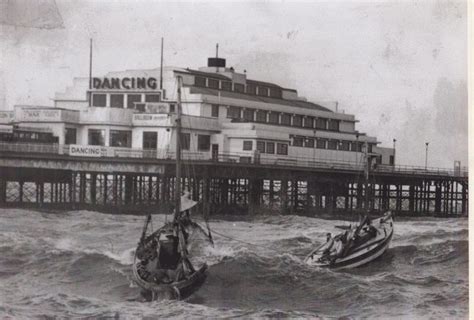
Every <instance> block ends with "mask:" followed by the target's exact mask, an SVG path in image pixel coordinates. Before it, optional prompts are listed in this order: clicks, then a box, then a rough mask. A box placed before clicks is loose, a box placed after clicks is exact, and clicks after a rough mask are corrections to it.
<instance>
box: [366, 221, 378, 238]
mask: <svg viewBox="0 0 474 320" xmlns="http://www.w3.org/2000/svg"><path fill="white" fill-rule="evenodd" d="M363 230H364V231H365V232H366V233H367V234H368V235H369V236H370V238H375V237H376V236H377V232H378V231H377V229H376V228H375V227H374V226H373V225H372V221H371V220H370V219H369V220H367V225H366V226H365V227H364V228H363Z"/></svg>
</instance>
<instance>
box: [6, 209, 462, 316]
mask: <svg viewBox="0 0 474 320" xmlns="http://www.w3.org/2000/svg"><path fill="white" fill-rule="evenodd" d="M156 218H157V220H160V219H161V220H164V218H163V217H160V216H157V217H156ZM142 223H143V218H142V217H136V216H112V215H104V214H99V213H95V212H89V211H77V212H67V213H64V214H52V215H50V214H46V213H38V212H34V211H28V210H12V209H9V210H7V209H3V210H0V254H1V255H2V259H1V260H0V285H1V286H2V288H4V290H2V291H1V292H0V301H1V302H0V317H13V318H20V319H21V318H25V319H26V318H31V317H66V318H68V317H105V318H107V317H110V318H127V319H134V318H137V319H141V318H144V317H150V318H157V317H173V318H222V317H241V318H262V317H263V318H273V317H296V318H317V317H321V318H333V317H347V318H380V317H383V318H388V319H389V318H393V319H398V318H407V317H408V318H450V319H453V318H459V319H461V318H466V317H467V312H468V240H467V239H468V229H467V221H466V220H461V219H459V220H455V219H450V220H437V219H426V220H423V221H420V220H417V221H400V222H396V225H395V228H396V229H395V236H394V239H393V241H392V245H391V248H390V249H389V251H388V252H387V253H386V254H384V255H383V256H382V257H381V258H380V259H378V260H376V261H374V262H373V263H371V264H370V265H368V266H366V267H363V268H358V269H353V270H349V271H344V272H334V271H331V270H320V269H314V268H311V267H309V266H307V265H305V264H304V263H303V262H302V260H303V259H304V257H305V255H306V254H307V253H308V252H309V251H310V250H311V248H312V247H314V246H315V245H318V244H319V243H320V241H321V239H323V238H324V234H325V233H326V232H328V231H330V232H331V231H333V232H335V231H334V230H335V229H334V226H335V225H341V224H344V222H342V221H327V220H321V219H311V218H305V217H297V216H275V217H260V218H256V219H254V220H253V221H240V222H239V221H221V220H215V221H213V222H212V224H211V226H212V228H213V229H215V231H216V234H215V236H214V238H215V246H214V247H211V246H199V247H197V248H195V250H196V251H195V252H196V253H197V255H198V258H197V259H196V260H197V261H198V262H204V261H206V262H207V263H208V264H209V265H210V268H209V275H208V278H207V281H206V283H205V284H204V285H203V286H202V288H201V289H200V290H199V291H198V292H197V293H196V294H194V295H193V296H192V297H191V298H189V299H188V300H187V301H161V302H153V303H141V302H138V298H139V294H140V289H139V288H138V287H137V286H136V285H134V284H133V281H132V279H131V269H130V264H131V263H132V261H133V253H134V245H135V244H136V241H137V236H138V235H139V234H140V231H141V228H142ZM219 234H222V235H225V237H224V236H219ZM236 239H239V240H236Z"/></svg>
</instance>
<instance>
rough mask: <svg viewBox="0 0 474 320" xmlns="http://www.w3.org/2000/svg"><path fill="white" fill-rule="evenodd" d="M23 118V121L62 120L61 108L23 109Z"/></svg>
mask: <svg viewBox="0 0 474 320" xmlns="http://www.w3.org/2000/svg"><path fill="white" fill-rule="evenodd" d="M21 120H23V121H59V120H61V110H48V109H46V110H45V109H43V110H35V109H23V110H22V117H21Z"/></svg>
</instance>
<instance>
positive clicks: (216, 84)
mask: <svg viewBox="0 0 474 320" xmlns="http://www.w3.org/2000/svg"><path fill="white" fill-rule="evenodd" d="M208 86H209V88H212V89H219V80H216V79H209V81H208Z"/></svg>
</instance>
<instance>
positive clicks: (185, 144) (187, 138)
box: [180, 133, 191, 150]
mask: <svg viewBox="0 0 474 320" xmlns="http://www.w3.org/2000/svg"><path fill="white" fill-rule="evenodd" d="M180 142H181V143H180V144H181V150H189V146H190V145H191V134H190V133H181V141H180Z"/></svg>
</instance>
